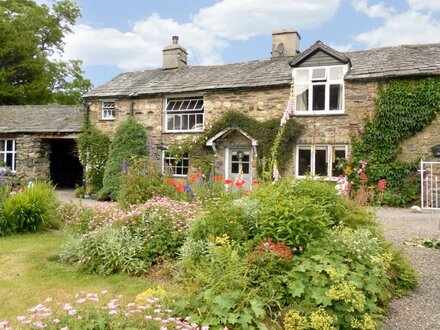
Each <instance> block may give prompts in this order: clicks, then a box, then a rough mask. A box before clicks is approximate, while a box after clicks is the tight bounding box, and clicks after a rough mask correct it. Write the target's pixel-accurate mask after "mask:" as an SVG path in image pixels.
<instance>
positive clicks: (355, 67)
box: [0, 30, 440, 186]
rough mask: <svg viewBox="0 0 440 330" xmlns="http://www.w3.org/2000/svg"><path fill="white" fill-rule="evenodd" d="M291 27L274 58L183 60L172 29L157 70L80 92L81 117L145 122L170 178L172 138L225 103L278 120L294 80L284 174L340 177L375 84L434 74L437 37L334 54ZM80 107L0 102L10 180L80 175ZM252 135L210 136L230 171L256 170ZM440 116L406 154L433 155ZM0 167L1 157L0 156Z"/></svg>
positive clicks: (214, 116) (439, 140) (439, 57)
mask: <svg viewBox="0 0 440 330" xmlns="http://www.w3.org/2000/svg"><path fill="white" fill-rule="evenodd" d="M299 44H300V36H299V34H298V32H296V31H293V30H283V31H280V32H275V33H273V42H272V52H271V53H272V56H271V57H270V58H267V59H262V60H256V61H249V62H244V63H235V64H226V65H211V66H189V65H188V64H187V62H188V53H187V51H186V49H185V48H184V47H182V46H181V45H179V42H178V38H177V37H173V40H172V44H171V45H169V46H166V47H165V48H164V49H163V66H162V68H160V69H155V70H147V71H142V72H128V73H123V74H120V75H118V76H117V77H115V78H114V79H112V80H111V81H109V82H108V83H106V84H104V85H102V86H100V87H98V88H95V89H93V90H91V91H90V92H88V93H87V94H86V95H84V96H83V101H84V104H85V107H86V109H87V111H86V113H87V117H88V120H90V121H91V122H92V123H93V124H94V125H95V126H96V127H97V128H98V129H100V130H102V131H103V132H105V133H107V134H108V135H109V136H110V137H111V136H112V135H113V134H114V132H115V129H116V127H117V126H118V125H119V124H120V123H121V122H122V121H124V120H125V119H126V118H127V117H128V116H134V117H135V118H136V119H137V120H138V121H139V122H140V123H142V124H143V125H145V127H146V129H147V130H148V135H149V137H150V138H151V139H152V141H153V142H154V144H155V146H156V147H157V148H158V149H159V150H161V151H162V153H161V157H162V165H163V166H164V167H165V166H166V165H167V164H168V165H172V169H173V171H174V175H175V176H176V177H181V178H185V177H186V176H187V175H188V174H189V173H191V171H192V170H193V169H192V165H191V164H192V161H191V159H190V158H189V155H184V157H183V158H182V159H179V160H177V159H175V158H173V157H172V155H170V154H169V153H167V149H168V148H169V147H170V146H173V145H176V144H177V143H179V142H181V141H184V140H187V139H188V138H189V139H191V138H194V137H197V136H199V135H200V134H201V133H203V132H204V131H205V130H206V129H207V128H209V127H210V125H212V124H213V123H214V122H215V121H216V120H218V119H219V118H220V117H222V115H223V114H224V113H225V112H226V111H230V110H233V111H238V112H242V113H245V114H247V115H249V116H252V117H253V118H256V119H257V120H266V119H269V118H278V119H280V118H281V115H282V112H283V111H284V109H285V107H286V105H287V101H288V99H289V95H290V85H291V83H292V77H293V78H294V81H295V85H294V88H295V97H296V109H295V111H294V116H295V118H296V120H297V121H298V122H300V123H301V124H303V126H304V127H305V129H304V132H303V134H302V135H301V136H300V138H299V141H298V143H297V145H296V146H295V147H294V152H293V154H292V158H291V162H290V165H289V168H288V170H287V172H288V173H286V174H289V175H294V176H297V177H302V176H304V175H305V174H306V173H312V174H315V175H321V176H324V177H327V178H329V179H335V178H336V177H337V176H338V174H339V173H338V170H337V169H336V168H335V159H336V158H342V157H347V156H348V155H349V152H350V135H351V134H359V133H361V132H362V130H363V125H364V123H365V119H367V118H371V116H372V115H373V114H374V112H375V99H376V96H377V93H378V88H379V86H380V84H382V83H384V82H386V81H389V80H390V79H400V78H409V79H417V78H419V77H426V76H430V75H439V74H440V44H427V45H405V46H393V47H383V48H377V49H369V50H363V51H355V52H344V53H342V52H337V51H336V50H334V49H332V48H330V47H328V46H326V45H325V44H323V43H322V42H320V41H318V42H316V43H315V44H313V45H312V46H311V47H309V48H308V49H307V50H305V51H303V52H300V48H299ZM80 112H81V106H38V107H37V106H17V107H0V162H3V163H5V165H6V166H8V167H9V168H10V169H11V170H12V171H13V172H15V173H14V177H15V178H16V179H21V180H34V179H37V178H51V179H52V180H53V181H54V182H55V183H57V184H58V185H59V186H72V185H73V184H74V183H76V182H79V181H81V179H80V178H81V167H80V165H79V162H78V159H77V158H76V156H75V153H74V145H75V139H76V138H77V135H78V133H79V132H80V129H81V115H80ZM258 143H259V142H258V140H257V139H255V138H254V137H253V136H251V135H250V134H249V132H245V131H243V130H242V129H239V128H237V127H230V128H228V129H225V130H224V131H222V132H219V133H218V134H217V135H215V136H214V137H212V138H211V139H209V140H207V141H206V145H207V146H208V147H209V148H211V149H212V152H213V154H215V155H216V156H217V160H218V163H219V164H220V166H221V167H222V170H223V173H224V176H225V178H226V179H234V178H236V177H237V175H238V174H239V172H241V173H242V175H243V176H244V179H245V180H246V182H247V184H249V183H250V182H251V181H252V178H253V177H255V175H256V162H255V160H256V156H257V155H256V151H257V148H256V147H257V146H258ZM438 144H440V115H438V116H437V118H436V119H435V120H434V122H433V123H432V124H431V125H429V126H428V127H425V129H424V130H423V131H422V132H420V133H418V134H416V135H415V136H413V137H411V138H410V139H408V140H406V141H404V142H403V143H402V155H401V157H404V158H406V159H415V158H417V157H419V156H421V157H424V158H426V159H438V158H435V157H434V156H433V153H432V151H431V148H432V147H433V146H434V145H438ZM0 167H1V164H0Z"/></svg>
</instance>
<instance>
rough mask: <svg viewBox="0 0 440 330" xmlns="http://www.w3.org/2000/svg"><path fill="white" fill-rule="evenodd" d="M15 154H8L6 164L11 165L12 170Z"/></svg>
mask: <svg viewBox="0 0 440 330" xmlns="http://www.w3.org/2000/svg"><path fill="white" fill-rule="evenodd" d="M13 156H14V155H13V154H6V166H7V167H9V168H10V169H11V170H13V169H14V167H13V166H12V164H13V159H14V158H13Z"/></svg>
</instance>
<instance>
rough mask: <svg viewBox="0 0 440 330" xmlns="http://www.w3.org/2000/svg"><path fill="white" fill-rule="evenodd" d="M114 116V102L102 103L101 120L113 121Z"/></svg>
mask: <svg viewBox="0 0 440 330" xmlns="http://www.w3.org/2000/svg"><path fill="white" fill-rule="evenodd" d="M115 114H116V104H115V102H102V106H101V119H103V120H114V119H115Z"/></svg>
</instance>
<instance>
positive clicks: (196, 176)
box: [191, 172, 201, 181]
mask: <svg viewBox="0 0 440 330" xmlns="http://www.w3.org/2000/svg"><path fill="white" fill-rule="evenodd" d="M200 176H201V174H200V173H199V172H197V173H196V174H193V175H192V176H191V180H192V181H196V180H197V179H198V178H200Z"/></svg>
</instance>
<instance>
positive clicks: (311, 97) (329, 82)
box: [293, 65, 347, 115]
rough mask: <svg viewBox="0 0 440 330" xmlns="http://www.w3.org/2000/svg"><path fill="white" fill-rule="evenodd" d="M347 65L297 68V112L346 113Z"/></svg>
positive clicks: (299, 113)
mask: <svg viewBox="0 0 440 330" xmlns="http://www.w3.org/2000/svg"><path fill="white" fill-rule="evenodd" d="M346 72H347V65H335V66H325V67H310V68H296V69H294V70H293V75H294V78H295V95H296V110H295V113H296V114H298V115H301V114H304V115H306V114H316V113H318V114H319V113H322V114H340V113H344V75H345V73H346Z"/></svg>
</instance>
